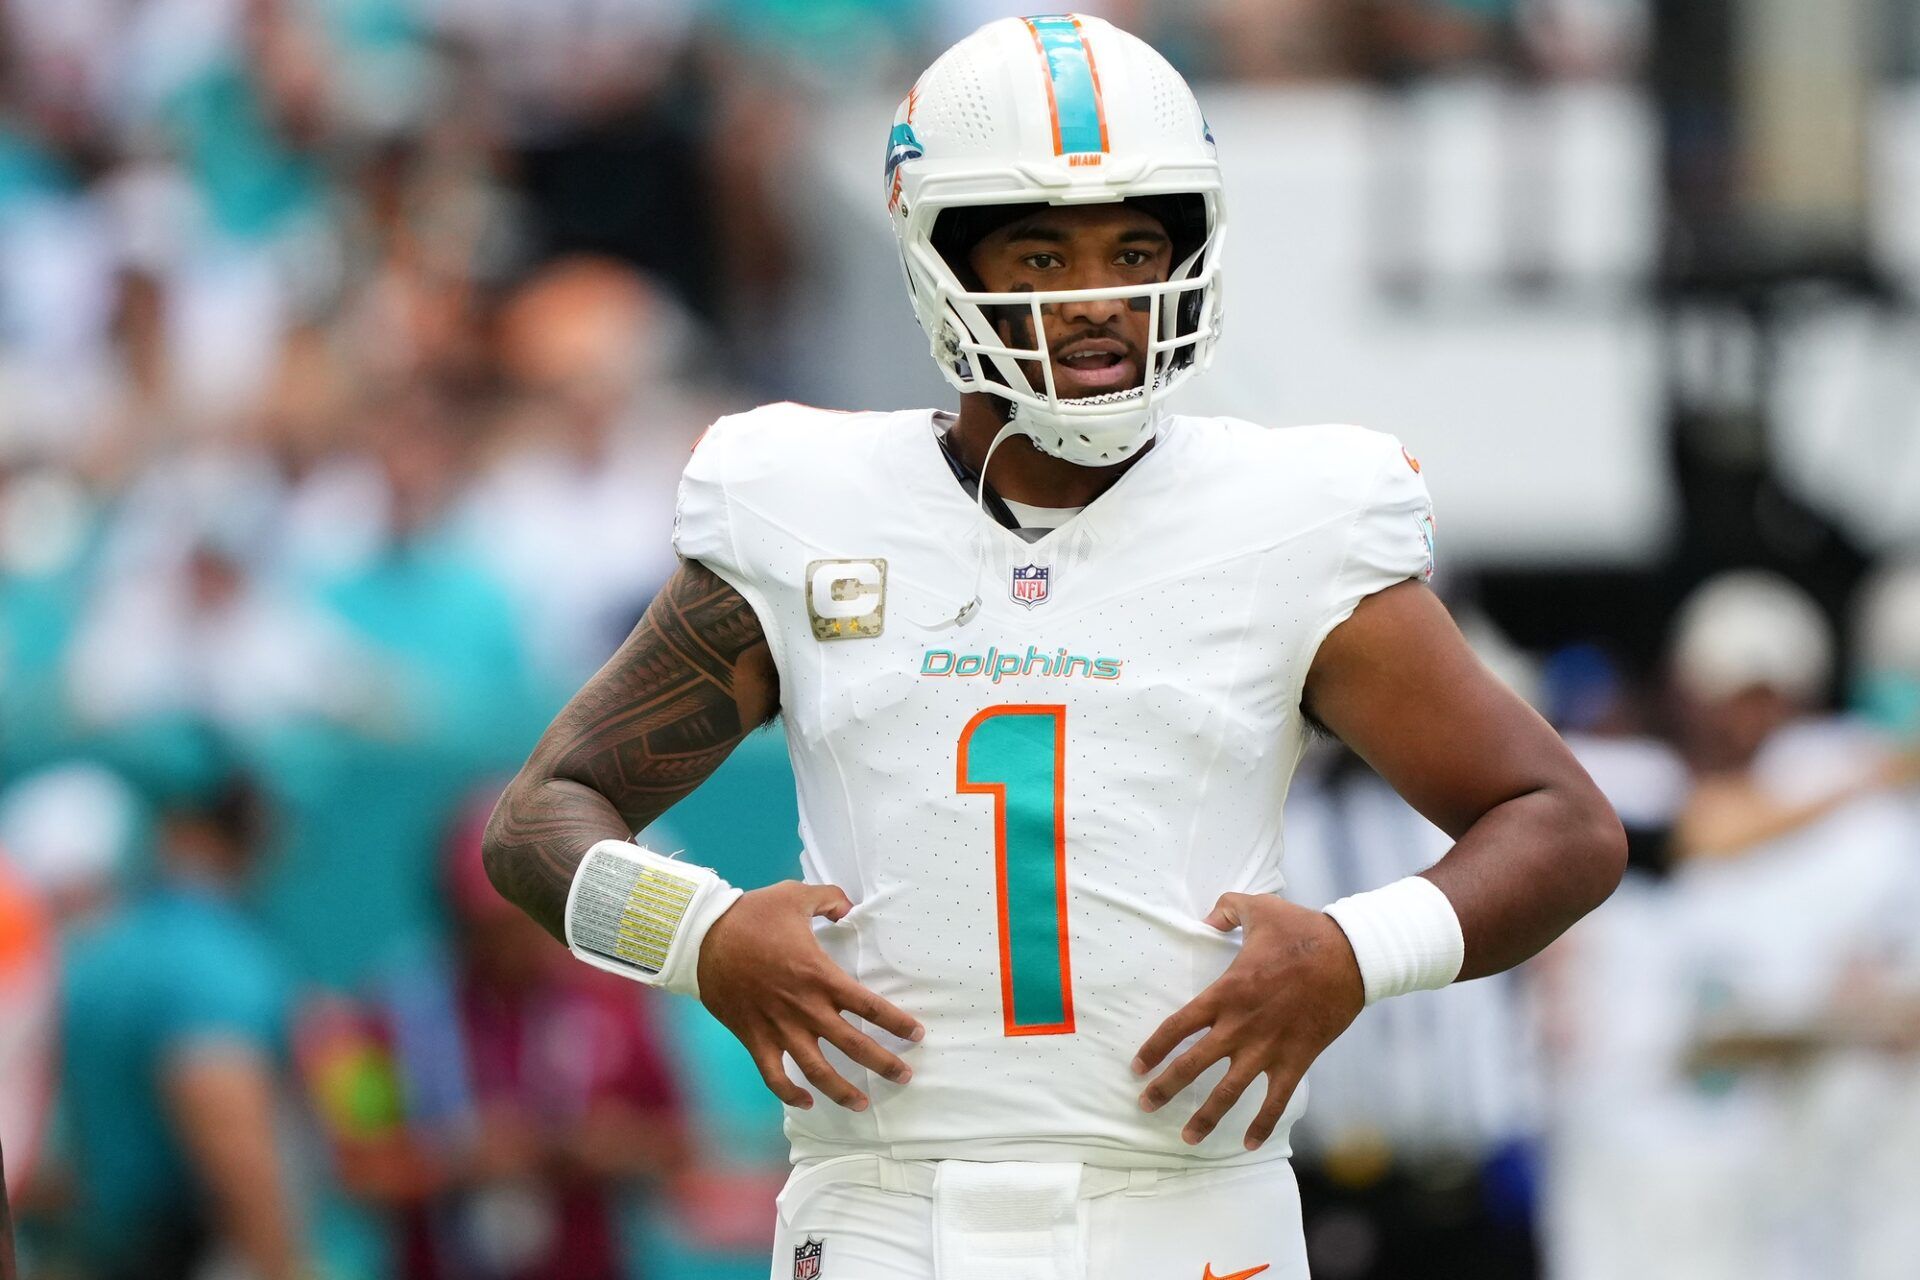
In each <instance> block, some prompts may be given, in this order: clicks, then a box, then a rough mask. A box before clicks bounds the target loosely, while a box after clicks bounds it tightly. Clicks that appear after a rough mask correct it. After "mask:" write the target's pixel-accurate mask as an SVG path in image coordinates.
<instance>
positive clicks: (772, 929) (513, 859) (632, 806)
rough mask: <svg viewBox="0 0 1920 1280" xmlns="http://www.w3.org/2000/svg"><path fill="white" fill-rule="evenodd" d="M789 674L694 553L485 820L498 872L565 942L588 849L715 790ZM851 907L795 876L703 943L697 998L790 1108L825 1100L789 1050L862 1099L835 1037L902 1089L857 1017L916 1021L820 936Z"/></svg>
mask: <svg viewBox="0 0 1920 1280" xmlns="http://www.w3.org/2000/svg"><path fill="white" fill-rule="evenodd" d="M779 705H780V696H779V673H778V672H777V671H776V670H775V668H774V665H773V655H772V652H771V651H770V650H769V649H768V647H767V640H766V636H765V635H764V634H763V633H762V632H761V630H760V621H759V619H758V618H756V617H755V616H754V613H753V609H752V607H751V606H750V605H748V603H747V602H746V600H745V599H744V598H742V597H741V595H740V593H739V592H737V591H735V590H734V589H733V588H732V587H730V586H728V585H727V584H726V583H725V582H724V581H722V580H721V578H720V577H719V576H718V575H717V574H715V573H714V572H713V571H712V570H710V569H708V568H707V567H706V566H704V565H702V564H700V563H699V562H698V561H693V560H684V561H682V562H681V564H680V568H679V570H678V571H677V572H676V573H675V574H674V575H673V577H672V578H671V579H670V580H669V581H668V582H667V585H666V586H665V587H664V588H663V589H662V590H661V592H660V594H659V595H658V596H657V597H655V599H654V601H653V604H652V605H651V606H649V607H648V609H647V613H646V616H645V617H643V618H642V619H640V625H639V626H637V627H635V628H634V630H633V634H632V635H630V636H628V637H627V640H626V643H625V644H623V645H621V646H620V650H619V652H617V653H615V654H614V655H613V657H612V658H611V659H610V660H608V662H607V665H606V666H604V667H602V668H601V669H600V670H599V672H598V673H596V674H595V675H594V677H593V679H591V680H589V681H588V682H587V684H586V687H585V688H583V689H581V690H580V692H579V693H577V694H575V695H574V696H573V700H572V701H571V702H569V703H568V704H567V705H566V707H565V708H564V709H562V710H561V712H560V715H559V716H558V717H557V718H556V719H555V720H554V722H553V724H552V725H550V726H549V727H548V728H547V732H546V734H545V735H544V736H543V737H542V738H541V739H540V743H539V745H538V746H536V747H535V748H534V751H533V756H532V758H531V759H529V760H528V761H527V763H526V765H525V766H524V767H523V768H522V769H521V770H520V773H519V776H517V777H516V778H514V780H513V782H512V783H511V784H509V785H508V787H507V790H506V794H505V795H503V796H501V798H500V803H499V805H498V806H497V807H496V808H495V809H494V811H493V818H492V820H491V821H489V822H488V824H487V835H486V842H485V853H486V863H487V873H488V875H489V876H490V877H491V878H492V880H493V883H494V886H495V887H496V888H498V889H499V890H500V892H501V894H503V895H504V896H505V897H507V898H508V899H510V900H511V901H513V902H515V903H517V904H519V906H520V907H521V909H522V910H524V911H526V912H527V913H528V914H529V915H531V916H532V917H533V918H534V919H536V920H538V921H539V922H540V923H541V924H542V925H544V926H546V928H547V931H548V932H549V933H551V934H553V936H554V937H556V938H559V939H561V940H562V941H564V940H565V938H566V923H565V918H564V917H565V914H566V904H567V889H568V887H569V886H570V885H571V884H572V883H573V873H574V871H575V869H576V868H577V867H578V866H579V865H580V859H581V858H583V857H585V856H586V852H587V850H588V849H590V848H592V847H593V846H594V845H595V844H597V843H598V842H600V841H601V840H627V839H631V838H632V836H633V833H634V832H636V831H638V830H640V829H641V828H642V827H644V826H646V825H647V824H648V823H650V822H652V821H653V820H654V819H655V818H657V817H659V816H660V815H661V814H663V813H665V812H666V811H667V809H668V807H669V806H671V805H672V804H674V803H675V802H676V801H678V800H679V799H680V798H681V797H682V796H685V795H686V794H688V793H689V792H691V791H692V790H693V789H694V788H695V787H697V786H699V785H700V784H701V783H702V782H704V781H705V780H706V779H707V777H708V776H709V775H710V774H712V773H713V771H714V770H715V769H717V768H719V767H720V762H721V761H723V760H725V759H726V758H727V755H728V753H729V752H731V751H732V750H733V748H734V747H735V746H736V745H737V744H738V743H739V742H740V740H741V739H742V738H744V737H746V735H747V734H748V733H749V732H751V731H752V730H753V729H754V728H756V727H758V726H759V725H762V724H765V723H766V722H767V721H769V720H771V719H772V718H773V716H774V714H775V712H777V711H778V710H779ZM851 909H852V903H851V902H849V901H848V899H847V896H846V894H844V893H842V892H841V891H840V890H839V889H837V888H835V887H834V886H832V885H804V884H797V883H794V882H791V881H789V882H787V883H785V884H777V885H772V886H770V887H768V888H765V889H756V890H754V891H753V892H751V893H748V894H745V895H743V896H742V897H741V898H740V900H739V901H738V902H736V903H734V905H733V906H732V907H730V908H728V910H727V912H726V914H724V915H722V916H721V917H720V919H719V920H718V921H716V922H715V923H714V925H713V928H712V929H710V930H709V931H708V933H707V936H706V939H705V941H704V942H703V943H702V945H701V948H700V956H699V961H698V963H699V980H700V998H701V1000H702V1001H703V1002H704V1003H705V1004H706V1006H707V1008H708V1009H709V1010H710V1011H711V1012H712V1013H713V1015H714V1016H715V1017H717V1018H719V1019H720V1021H721V1022H723V1023H725V1024H726V1026H727V1028H728V1030H730V1031H732V1032H733V1033H734V1035H736V1036H738V1037H739V1039H740V1042H741V1043H742V1044H744V1045H745V1046H746V1047H747V1051H748V1052H749V1053H751V1054H752V1055H753V1060H754V1062H755V1064H756V1065H758V1066H759V1068H760V1076H761V1079H763V1080H764V1081H765V1082H766V1084H767V1087H768V1088H769V1089H771V1090H772V1091H773V1092H774V1093H776V1094H778V1095H779V1096H780V1098H781V1099H782V1100H783V1101H785V1102H786V1103H788V1104H789V1105H791V1106H795V1107H800V1108H803V1109H804V1108H807V1107H811V1106H812V1105H813V1098H812V1095H810V1094H809V1093H808V1092H807V1091H806V1090H805V1089H803V1088H801V1087H800V1086H799V1085H797V1084H795V1083H794V1082H793V1081H792V1080H791V1079H789V1078H788V1076H787V1073H786V1068H785V1066H784V1063H783V1055H789V1056H791V1057H792V1058H793V1060H794V1062H795V1064H796V1065H798V1066H799V1068H800V1070H801V1072H802V1073H803V1074H804V1075H805V1076H806V1077H807V1079H808V1080H809V1081H811V1082H812V1083H813V1084H814V1086H815V1087H816V1088H818V1089H819V1090H820V1091H821V1092H822V1093H824V1094H826V1095H827V1097H829V1098H831V1099H833V1101H835V1102H837V1103H839V1104H840V1105H842V1106H844V1107H849V1108H852V1109H853V1110H856V1111H857V1110H863V1109H865V1107H866V1105H867V1098H866V1095H865V1094H863V1093H862V1092H861V1091H860V1090H858V1089H856V1088H854V1087H853V1085H851V1084H849V1083H848V1082H847V1081H846V1079H845V1078H844V1077H842V1076H841V1075H840V1074H839V1073H838V1072H837V1071H835V1070H834V1069H833V1067H832V1066H831V1065H829V1063H828V1062H827V1060H826V1058H825V1056H824V1055H823V1054H822V1053H821V1051H820V1041H822V1040H826V1041H827V1042H828V1043H830V1044H833V1045H835V1046H836V1047H838V1048H839V1049H840V1050H841V1051H843V1052H844V1053H846V1054H847V1056H848V1057H850V1058H852V1059H853V1060H854V1061H855V1062H857V1063H859V1064H860V1065H861V1066H864V1067H866V1068H867V1069H868V1070H870V1071H874V1072H877V1073H879V1074H880V1075H883V1076H885V1077H886V1078H888V1079H890V1080H893V1081H895V1082H898V1083H904V1082H905V1081H906V1080H907V1078H908V1076H909V1075H910V1073H909V1071H908V1070H907V1066H906V1064H905V1063H904V1062H902V1061H901V1060H900V1059H899V1058H897V1057H895V1056H894V1055H893V1054H891V1053H889V1052H887V1051H886V1050H885V1049H882V1048H881V1047H880V1046H879V1045H878V1044H876V1043H875V1042H874V1041H873V1040H872V1039H870V1038H869V1037H868V1036H866V1035H865V1034H863V1033H862V1032H860V1031H858V1030H856V1029H855V1028H854V1026H853V1024H852V1023H850V1022H848V1021H847V1020H846V1018H845V1017H843V1016H842V1014H843V1013H853V1014H855V1015H857V1016H859V1017H861V1018H865V1019H866V1020H867V1021H869V1022H872V1023H874V1024H876V1025H878V1026H881V1027H884V1028H886V1029H887V1030H888V1031H891V1032H893V1033H894V1034H895V1035H898V1036H901V1037H903V1038H906V1039H913V1040H918V1039H919V1038H920V1030H919V1024H918V1023H916V1022H915V1021H914V1020H913V1019H912V1018H911V1017H908V1016H907V1015H906V1014H904V1013H902V1012H901V1011H900V1010H899V1009H897V1008H895V1007H894V1006H893V1005H891V1004H889V1003H888V1002H886V1001H885V1000H882V999H881V998H880V997H879V996H876V995H874V994H873V993H872V992H870V991H868V990H867V989H866V988H865V987H862V986H861V985H860V984H859V983H857V982H855V981H854V980H853V979H852V978H850V977H848V976H847V975H846V974H845V973H843V972H841V971H840V970H839V969H838V968H837V967H835V965H834V964H833V962H832V961H831V960H829V959H828V958H827V954H826V952H825V951H823V950H822V949H821V947H820V944H819V943H818V942H817V941H815V939H814V937H813V932H812V928H811V926H810V924H809V921H810V919H811V918H812V917H813V916H825V917H827V918H828V919H831V920H838V919H840V918H841V917H842V916H844V915H845V914H846V913H847V912H848V911H850V910H851Z"/></svg>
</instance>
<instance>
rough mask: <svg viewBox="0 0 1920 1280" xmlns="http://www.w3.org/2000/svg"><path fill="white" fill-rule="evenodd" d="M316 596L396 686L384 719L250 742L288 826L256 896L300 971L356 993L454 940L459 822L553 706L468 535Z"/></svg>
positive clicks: (279, 826)
mask: <svg viewBox="0 0 1920 1280" xmlns="http://www.w3.org/2000/svg"><path fill="white" fill-rule="evenodd" d="M317 592H318V595H319V598H320V600H321V602H322V603H323V604H324V605H326V606H327V607H328V608H329V609H330V610H331V611H332V612H333V613H334V614H335V615H336V616H337V617H339V619H340V620H341V621H343V622H344V623H345V624H346V625H347V626H348V627H349V628H350V629H351V630H352V631H353V632H354V633H355V634H356V636H357V637H358V638H359V639H360V640H361V641H362V642H363V643H364V644H365V645H366V646H367V647H368V648H369V650H370V651H371V652H372V654H373V655H375V661H376V663H377V664H378V666H377V670H376V672H375V678H376V679H377V680H378V682H379V684H380V686H381V688H382V690H383V696H382V698H381V699H380V705H379V706H377V707H376V708H374V713H373V715H372V716H364V715H363V716H362V717H361V718H360V719H358V720H339V719H334V720H320V719H313V720H307V721H302V722H299V723H293V724H287V725H282V726H279V727H278V728H276V729H274V730H273V731H271V732H270V733H268V734H266V735H265V736H264V737H263V738H262V739H261V740H259V741H257V742H254V743H251V744H249V750H248V756H249V761H250V764H251V767H252V768H253V770H254V771H255V772H256V774H257V776H259V777H260V778H261V780H262V782H263V785H264V786H265V788H266V789H267V792H268V794H269V797H270V800H271V805H270V808H271V809H272V811H273V813H274V817H275V828H276V832H277V838H276V842H275V845H274V847H273V848H272V849H271V850H270V851H269V855H268V857H267V858H266V859H265V860H264V862H263V864H262V867H261V873H262V874H261V877H260V883H259V899H258V900H259V906H260V910H261V913H262V918H263V919H264V920H265V922H266V925H267V929H268V931H269V933H270V934H271V935H272V936H273V938H274V939H275V940H276V942H278V943H279V944H280V945H281V946H282V947H283V948H284V949H285V951H286V953H287V956H288V958H289V960H290V961H291V963H292V964H293V965H294V967H295V969H296V971H297V972H298V973H299V974H300V976H301V977H303V978H306V979H309V980H312V981H315V982H318V983H320V984H322V985H324V986H327V987H329V988H332V989H334V990H338V991H352V990H355V989H358V988H359V987H360V986H362V985H363V984H364V983H365V981H366V980H367V979H368V978H369V977H371V976H372V975H373V974H375V973H377V972H380V971H382V970H384V969H385V968H386V967H387V966H388V965H389V964H390V963H391V962H392V960H393V958H394V957H395V955H397V954H401V953H402V952H403V951H404V950H405V949H407V948H411V947H417V946H420V945H422V944H430V943H431V942H432V941H433V940H435V939H437V938H439V937H440V936H441V935H442V933H443V932H444V919H443V913H442V908H441V904H440V898H441V889H440V881H439V876H440V865H441V861H442V851H443V849H444V847H445V844H446V839H447V834H448V831H449V829H450V827H451V826H452V824H453V822H454V819H455V817H456V816H457V815H458V814H459V812H460V809H461V806H462V804H463V803H464V802H466V801H467V800H468V799H469V798H470V797H471V796H472V795H473V794H474V792H475V790H476V788H478V787H479V786H480V785H482V784H483V783H485V782H488V781H494V780H498V779H499V778H501V777H502V776H503V775H507V774H510V773H511V772H512V771H513V770H514V769H516V768H518V767H519V765H520V762H521V761H522V760H524V759H525V758H526V755H527V753H528V752H529V751H531V750H532V748H533V743H534V740H535V739H536V738H537V737H538V734H539V730H540V727H541V726H542V724H544V721H545V717H546V716H547V715H548V714H550V713H551V712H552V710H553V709H554V708H552V707H550V706H546V705H543V703H542V700H541V699H540V698H538V697H537V696H536V695H535V694H534V692H533V688H534V686H533V680H532V675H531V669H530V667H529V664H528V660H527V656H526V652H525V647H524V646H523V645H522V644H521V642H520V638H519V635H518V632H517V629H516V625H515V623H514V617H513V612H512V609H511V607H510V605H509V603H508V600H507V597H506V595H505V594H504V593H503V592H502V591H501V590H500V588H499V587H498V586H497V584H496V583H495V582H494V580H493V579H492V578H491V577H490V576H489V575H487V574H486V573H485V572H484V571H482V570H481V569H479V568H478V567H477V566H476V565H475V564H474V562H473V561H472V560H471V559H469V558H468V557H467V556H466V554H465V553H464V552H463V551H462V550H461V548H460V547H459V546H458V545H457V544H455V543H450V542H446V541H443V540H438V539H427V540H424V541H422V542H418V543H412V544H407V545H404V546H401V547H398V548H395V549H393V550H390V551H389V552H388V553H386V554H384V555H382V556H380V557H379V558H378V559H376V560H373V561H371V562H369V563H368V564H366V565H364V566H362V567H361V568H360V569H358V570H356V571H355V572H353V573H351V574H349V575H347V576H343V577H340V578H337V579H334V580H331V581H329V582H326V583H324V584H321V585H320V586H319V587H318V588H317Z"/></svg>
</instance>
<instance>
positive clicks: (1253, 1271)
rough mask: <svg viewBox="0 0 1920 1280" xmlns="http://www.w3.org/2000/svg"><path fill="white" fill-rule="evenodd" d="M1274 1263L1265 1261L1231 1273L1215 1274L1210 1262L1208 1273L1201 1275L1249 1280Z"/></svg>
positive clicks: (1207, 1278)
mask: <svg viewBox="0 0 1920 1280" xmlns="http://www.w3.org/2000/svg"><path fill="white" fill-rule="evenodd" d="M1272 1265H1273V1264H1272V1263H1271V1262H1263V1263H1261V1264H1260V1265H1259V1266H1257V1267H1250V1268H1248V1269H1247V1270H1245V1271H1235V1272H1234V1273H1232V1274H1231V1275H1224V1276H1217V1275H1215V1274H1213V1264H1212V1263H1211V1262H1209V1263H1208V1264H1207V1273H1206V1274H1205V1275H1203V1276H1201V1277H1200V1280H1247V1277H1248V1276H1257V1275H1259V1274H1260V1273H1261V1272H1262V1271H1265V1270H1266V1269H1267V1268H1268V1267H1270V1266H1272Z"/></svg>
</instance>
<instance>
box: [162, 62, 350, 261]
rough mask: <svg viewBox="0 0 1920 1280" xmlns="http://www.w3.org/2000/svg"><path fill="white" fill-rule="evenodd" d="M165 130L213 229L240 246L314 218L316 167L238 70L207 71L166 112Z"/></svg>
mask: <svg viewBox="0 0 1920 1280" xmlns="http://www.w3.org/2000/svg"><path fill="white" fill-rule="evenodd" d="M166 115H167V123H168V126H169V132H170V133H171V134H172V136H173V140H174V142H175V144H176V145H177V146H178V148H179V150H180V154H181V156H182V158H183V160H184V161H185V163H186V168H187V171H188V172H189V173H190V174H191V175H192V177H193V181H194V185H195V186H196V187H198V188H199V190H200V193H201V195H202V196H203V197H204V198H205V199H206V202H207V209H208V212H209V213H210V214H211V215H212V223H213V226H214V227H215V229H217V230H218V231H219V232H221V233H222V234H224V235H226V236H228V237H230V238H232V239H234V240H238V241H261V240H270V239H273V238H274V237H275V236H277V235H279V234H280V233H282V232H284V231H288V230H290V229H291V228H292V227H293V225H294V224H295V223H296V222H297V221H298V220H300V219H301V218H303V217H305V216H308V215H311V214H314V213H317V212H318V211H319V210H320V208H321V205H322V201H323V195H324V192H325V184H324V183H323V181H322V175H321V172H320V167H319V165H318V163H317V162H316V161H315V160H314V159H313V157H311V156H309V155H304V154H301V153H300V152H297V151H295V150H294V149H292V148H291V147H289V146H288V145H287V144H286V142H285V141H284V140H283V139H282V138H281V137H280V136H279V134H278V133H277V132H276V131H275V127H274V125H273V122H272V121H271V120H270V119H269V118H268V115H267V111H266V108H265V106H264V104H263V103H262V102H261V100H260V90H259V86H258V85H256V84H255V83H254V80H253V78H252V76H251V74H250V73H249V72H248V71H247V69H246V68H245V67H244V66H241V65H239V64H226V65H222V66H219V67H217V68H215V69H213V70H210V71H209V72H208V73H207V74H205V75H203V76H201V77H200V78H199V79H197V80H195V81H193V82H192V83H191V84H189V85H188V86H187V87H186V88H185V89H183V90H182V91H181V92H180V93H179V94H178V95H177V97H176V98H175V100H174V101H173V102H172V103H171V104H169V109H168V111H167V113H166Z"/></svg>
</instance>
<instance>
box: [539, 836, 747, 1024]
mask: <svg viewBox="0 0 1920 1280" xmlns="http://www.w3.org/2000/svg"><path fill="white" fill-rule="evenodd" d="M739 899H740V890H738V889H736V888H734V887H733V886H732V885H730V884H728V883H727V882H726V881H725V880H722V879H721V878H720V877H719V876H718V875H716V874H714V873H713V872H712V871H709V870H708V869H707V868H705V867H696V866H694V865H693V864H692V863H690V862H680V861H677V860H675V859H673V858H669V857H665V856H664V855H662V854H658V853H655V852H654V851H653V850H651V849H647V848H642V847H641V846H640V845H637V844H632V843H630V842H628V841H625V840H602V841H601V842H600V843H599V844H596V845H594V846H593V848H591V849H589V850H587V856H586V857H584V858H582V859H581V860H580V866H579V869H578V870H576V871H575V872H574V873H573V885H572V887H571V888H569V889H568V890H567V913H566V925H567V946H568V948H569V949H571V950H572V952H573V954H574V955H576V956H579V957H580V958H581V959H582V960H585V961H586V962H587V963H588V964H590V965H592V966H593V967H594V968H596V969H605V970H606V971H607V972H608V973H617V974H619V975H620V976H621V977H623V978H632V979H633V980H634V981H636V982H643V983H645V984H646V985H648V986H650V987H665V988H666V989H667V990H668V991H676V992H679V993H680V994H682V995H690V996H698V995H699V994H700V944H701V942H703V941H704V940H705V939H706V936H707V930H709V929H711V928H713V922H714V921H716V920H718V919H719V918H720V917H721V916H722V915H723V914H725V912H726V910H727V908H728V907H731V906H732V905H733V904H734V903H735V902H737V901H739Z"/></svg>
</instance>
